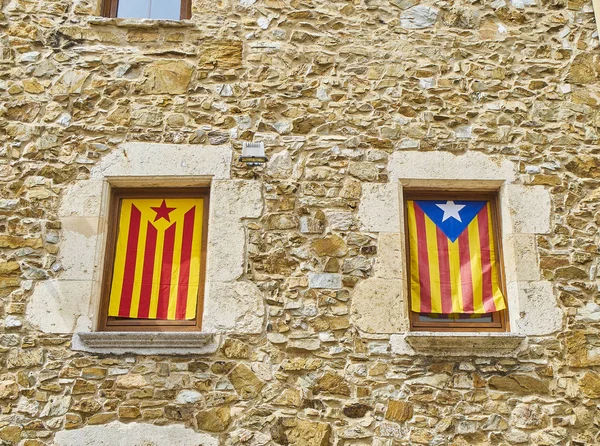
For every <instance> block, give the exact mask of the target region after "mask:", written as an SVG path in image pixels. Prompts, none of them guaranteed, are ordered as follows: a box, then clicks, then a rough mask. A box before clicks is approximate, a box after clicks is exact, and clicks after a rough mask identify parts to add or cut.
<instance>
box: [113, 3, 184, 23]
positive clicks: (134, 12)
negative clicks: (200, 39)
mask: <svg viewBox="0 0 600 446" xmlns="http://www.w3.org/2000/svg"><path fill="white" fill-rule="evenodd" d="M103 15H104V16H105V17H122V18H133V19H162V20H180V19H181V20H183V19H189V18H190V17H191V16H192V3H191V0H179V1H175V0H104V4H103Z"/></svg>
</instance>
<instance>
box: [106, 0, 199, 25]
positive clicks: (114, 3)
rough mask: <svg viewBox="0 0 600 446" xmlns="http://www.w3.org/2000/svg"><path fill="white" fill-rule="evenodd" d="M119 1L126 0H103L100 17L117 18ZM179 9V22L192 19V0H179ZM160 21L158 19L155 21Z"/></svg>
mask: <svg viewBox="0 0 600 446" xmlns="http://www.w3.org/2000/svg"><path fill="white" fill-rule="evenodd" d="M119 1H127V0H103V2H102V15H103V16H104V17H110V18H117V11H118V10H119ZM180 1H181V8H180V12H179V20H187V19H190V18H192V0H180ZM156 20H160V19H156Z"/></svg>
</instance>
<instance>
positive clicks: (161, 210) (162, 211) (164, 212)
mask: <svg viewBox="0 0 600 446" xmlns="http://www.w3.org/2000/svg"><path fill="white" fill-rule="evenodd" d="M151 209H152V210H153V211H154V212H156V217H155V218H154V221H156V220H158V219H161V218H164V219H165V220H167V221H168V222H170V221H171V218H170V217H169V214H170V213H171V212H173V211H174V210H175V208H170V207H167V202H166V200H163V202H162V204H161V205H160V206H159V207H151Z"/></svg>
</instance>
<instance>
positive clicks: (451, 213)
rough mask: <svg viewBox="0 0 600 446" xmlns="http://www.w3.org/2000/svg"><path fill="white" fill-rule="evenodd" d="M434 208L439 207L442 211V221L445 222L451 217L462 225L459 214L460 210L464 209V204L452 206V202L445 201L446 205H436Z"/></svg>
mask: <svg viewBox="0 0 600 446" xmlns="http://www.w3.org/2000/svg"><path fill="white" fill-rule="evenodd" d="M436 206H437V207H439V208H440V209H441V210H442V211H444V216H443V217H442V221H446V220H448V219H449V218H450V217H452V218H455V219H457V220H458V221H460V222H461V223H462V220H461V219H460V215H459V212H460V210H461V209H462V208H464V207H465V205H464V204H454V201H446V204H436Z"/></svg>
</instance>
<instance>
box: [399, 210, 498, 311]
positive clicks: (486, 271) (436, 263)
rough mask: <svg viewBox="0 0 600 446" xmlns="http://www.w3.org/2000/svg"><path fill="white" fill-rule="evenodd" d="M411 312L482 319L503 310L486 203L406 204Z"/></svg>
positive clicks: (490, 219) (490, 217) (492, 236)
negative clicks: (475, 316) (488, 314)
mask: <svg viewBox="0 0 600 446" xmlns="http://www.w3.org/2000/svg"><path fill="white" fill-rule="evenodd" d="M406 204H407V212H408V233H409V245H410V247H409V249H410V251H409V252H410V281H411V284H410V289H411V309H412V311H415V312H418V313H433V314H436V313H437V314H486V313H491V312H494V311H499V310H503V309H505V308H506V304H505V301H504V296H503V295H502V291H501V289H500V286H499V274H498V268H497V259H496V250H495V241H494V232H493V230H492V215H491V207H490V202H488V201H461V200H455V201H450V200H415V201H412V200H411V201H407V203H406Z"/></svg>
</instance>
